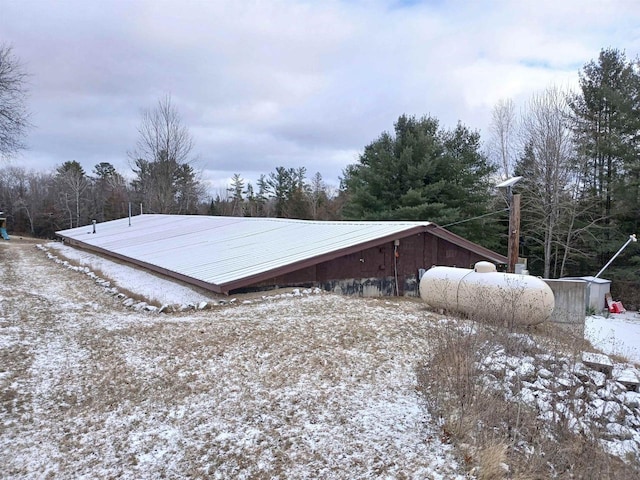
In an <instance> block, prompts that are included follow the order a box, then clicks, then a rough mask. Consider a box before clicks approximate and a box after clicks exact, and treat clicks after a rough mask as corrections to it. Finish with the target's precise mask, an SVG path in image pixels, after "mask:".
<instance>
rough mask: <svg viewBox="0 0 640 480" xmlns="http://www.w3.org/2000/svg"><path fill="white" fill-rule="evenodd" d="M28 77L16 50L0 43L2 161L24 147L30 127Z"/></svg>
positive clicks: (0, 146)
mask: <svg viewBox="0 0 640 480" xmlns="http://www.w3.org/2000/svg"><path fill="white" fill-rule="evenodd" d="M26 85H27V74H26V73H25V72H24V70H23V69H22V65H21V64H20V61H19V60H18V58H17V57H16V56H15V55H14V54H13V51H12V48H11V47H10V46H8V45H4V44H0V158H9V157H10V156H11V155H14V154H15V153H16V152H18V151H19V150H21V149H23V148H24V146H25V145H24V143H23V137H24V135H25V133H26V130H27V129H28V128H29V126H30V124H29V113H28V111H27V107H26V97H27V88H26Z"/></svg>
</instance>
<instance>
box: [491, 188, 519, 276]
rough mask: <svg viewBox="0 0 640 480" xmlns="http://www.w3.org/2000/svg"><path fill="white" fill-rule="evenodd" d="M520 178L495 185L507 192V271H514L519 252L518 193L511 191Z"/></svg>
mask: <svg viewBox="0 0 640 480" xmlns="http://www.w3.org/2000/svg"><path fill="white" fill-rule="evenodd" d="M520 180H522V177H512V178H509V179H508V180H505V181H504V182H500V183H499V184H498V185H496V187H497V188H504V189H505V190H506V194H507V205H508V206H509V246H508V247H507V261H508V262H509V263H508V265H507V272H508V273H515V270H516V263H518V256H519V254H520V251H519V250H520V194H519V193H516V194H514V193H513V186H514V185H515V184H516V183H518V182H519V181H520Z"/></svg>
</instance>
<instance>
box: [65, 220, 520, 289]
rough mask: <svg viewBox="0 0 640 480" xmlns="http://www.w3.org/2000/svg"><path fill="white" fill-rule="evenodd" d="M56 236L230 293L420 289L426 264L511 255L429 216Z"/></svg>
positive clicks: (136, 227)
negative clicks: (426, 219) (425, 218)
mask: <svg viewBox="0 0 640 480" xmlns="http://www.w3.org/2000/svg"><path fill="white" fill-rule="evenodd" d="M56 233H57V235H58V236H60V237H61V238H62V239H63V241H64V242H65V243H67V244H69V245H73V246H77V247H81V248H85V249H88V250H93V251H95V252H99V253H101V254H104V255H108V256H112V257H115V258H118V259H120V260H124V261H126V262H130V263H133V264H136V265H139V266H141V267H144V268H147V269H150V270H152V271H154V272H158V273H161V274H165V275H168V276H171V277H174V278H178V279H180V280H183V281H185V282H188V283H191V284H194V285H197V286H200V287H203V288H205V289H208V290H211V291H214V292H217V293H225V294H229V293H240V292H246V291H252V290H266V289H269V288H275V287H286V286H318V287H321V288H323V289H325V290H332V291H339V292H343V293H347V294H359V295H365V296H375V295H416V294H417V291H418V283H419V278H418V277H419V271H420V269H427V268H429V267H431V266H433V265H446V266H459V267H465V268H468V267H470V266H471V265H473V264H474V263H475V262H477V261H480V260H488V261H490V262H493V263H496V264H503V263H506V261H507V259H506V257H504V256H502V255H499V254H497V253H494V252H492V251H491V250H488V249H486V248H484V247H481V246H479V245H477V244H475V243H472V242H469V241H468V240H465V239H463V238H461V237H460V236H458V235H455V234H453V233H451V232H449V231H447V230H445V229H444V228H441V227H439V226H437V225H435V224H433V223H430V222H404V221H394V222H382V221H381V222H347V221H344V222H328V221H308V220H291V219H281V218H246V217H211V216H196V215H155V214H145V215H138V216H135V217H131V219H129V218H123V219H120V220H113V221H109V222H104V223H100V224H97V225H95V226H85V227H78V228H72V229H69V230H62V231H59V232H56Z"/></svg>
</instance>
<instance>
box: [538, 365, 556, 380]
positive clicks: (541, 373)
mask: <svg viewBox="0 0 640 480" xmlns="http://www.w3.org/2000/svg"><path fill="white" fill-rule="evenodd" d="M538 376H539V377H540V378H545V379H549V378H551V377H553V372H551V371H550V370H547V369H546V368H541V369H540V370H538Z"/></svg>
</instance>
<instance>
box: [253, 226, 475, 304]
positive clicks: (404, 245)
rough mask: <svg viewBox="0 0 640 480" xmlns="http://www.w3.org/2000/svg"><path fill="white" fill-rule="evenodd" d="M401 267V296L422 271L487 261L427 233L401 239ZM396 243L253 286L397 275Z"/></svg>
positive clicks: (398, 263) (287, 284)
mask: <svg viewBox="0 0 640 480" xmlns="http://www.w3.org/2000/svg"><path fill="white" fill-rule="evenodd" d="M399 241H400V245H399V246H398V257H397V268H398V286H399V289H400V292H399V293H400V295H402V294H404V291H403V287H404V285H405V283H406V281H407V280H408V279H412V278H413V279H415V278H416V276H417V274H418V270H419V269H421V268H425V269H428V268H431V267H432V266H433V265H442V266H448V267H460V268H470V267H472V266H473V264H475V262H477V261H480V260H486V259H485V258H484V257H481V256H479V255H477V254H475V253H473V252H471V251H469V250H467V249H466V248H464V247H462V246H460V245H457V244H455V243H452V242H449V241H447V240H444V239H442V238H438V237H436V236H434V235H431V234H429V233H428V232H427V233H419V234H414V235H411V236H408V237H404V238H400V239H399ZM394 252H395V250H394V243H393V241H390V242H386V243H384V244H383V245H378V246H375V247H369V248H366V249H364V250H361V251H359V252H356V253H351V254H348V255H344V256H342V257H339V258H335V259H332V260H328V261H326V262H322V263H319V264H317V265H315V266H310V267H306V268H303V269H300V270H296V271H295V272H291V273H288V274H285V275H280V276H277V277H273V278H270V279H267V280H264V281H261V282H258V283H256V284H254V285H252V286H251V287H258V288H261V287H268V286H274V285H278V286H281V287H284V286H292V285H312V284H323V283H325V282H331V281H336V280H345V279H364V278H380V277H393V276H394Z"/></svg>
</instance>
